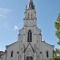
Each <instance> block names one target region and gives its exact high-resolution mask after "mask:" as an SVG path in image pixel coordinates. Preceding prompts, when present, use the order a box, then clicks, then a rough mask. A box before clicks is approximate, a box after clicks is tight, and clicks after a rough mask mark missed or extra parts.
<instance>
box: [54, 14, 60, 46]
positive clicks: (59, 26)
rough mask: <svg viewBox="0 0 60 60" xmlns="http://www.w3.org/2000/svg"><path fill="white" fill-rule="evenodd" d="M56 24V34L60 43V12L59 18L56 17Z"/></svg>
mask: <svg viewBox="0 0 60 60" xmlns="http://www.w3.org/2000/svg"><path fill="white" fill-rule="evenodd" d="M54 25H55V28H56V36H57V38H58V39H59V42H58V44H59V45H60V13H59V14H58V18H57V19H56V21H55V23H54Z"/></svg>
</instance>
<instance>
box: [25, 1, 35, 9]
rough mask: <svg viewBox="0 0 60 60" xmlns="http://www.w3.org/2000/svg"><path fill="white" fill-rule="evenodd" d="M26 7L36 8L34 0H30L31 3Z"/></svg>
mask: <svg viewBox="0 0 60 60" xmlns="http://www.w3.org/2000/svg"><path fill="white" fill-rule="evenodd" d="M26 9H35V6H34V4H33V0H29V3H28V5H27V8H26Z"/></svg>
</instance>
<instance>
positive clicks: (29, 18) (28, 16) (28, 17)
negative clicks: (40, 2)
mask: <svg viewBox="0 0 60 60" xmlns="http://www.w3.org/2000/svg"><path fill="white" fill-rule="evenodd" d="M24 15H25V16H24V26H27V27H29V26H30V27H31V26H36V10H35V6H34V4H33V0H29V2H28V4H27V6H26V9H25V14H24Z"/></svg>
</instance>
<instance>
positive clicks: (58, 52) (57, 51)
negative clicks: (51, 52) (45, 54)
mask: <svg viewBox="0 0 60 60" xmlns="http://www.w3.org/2000/svg"><path fill="white" fill-rule="evenodd" d="M55 52H56V57H58V56H57V55H59V56H60V49H57V48H56V51H55Z"/></svg>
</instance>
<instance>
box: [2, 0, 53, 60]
mask: <svg viewBox="0 0 60 60" xmlns="http://www.w3.org/2000/svg"><path fill="white" fill-rule="evenodd" d="M52 57H54V45H50V44H48V43H46V42H45V41H42V34H41V29H39V28H38V27H37V18H36V9H35V5H34V3H33V0H29V2H28V4H27V6H26V9H25V12H24V27H23V28H22V29H20V30H19V34H18V40H17V41H16V42H14V43H12V44H10V45H7V46H6V50H5V53H4V55H3V60H43V59H47V60H48V59H49V58H52Z"/></svg>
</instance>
